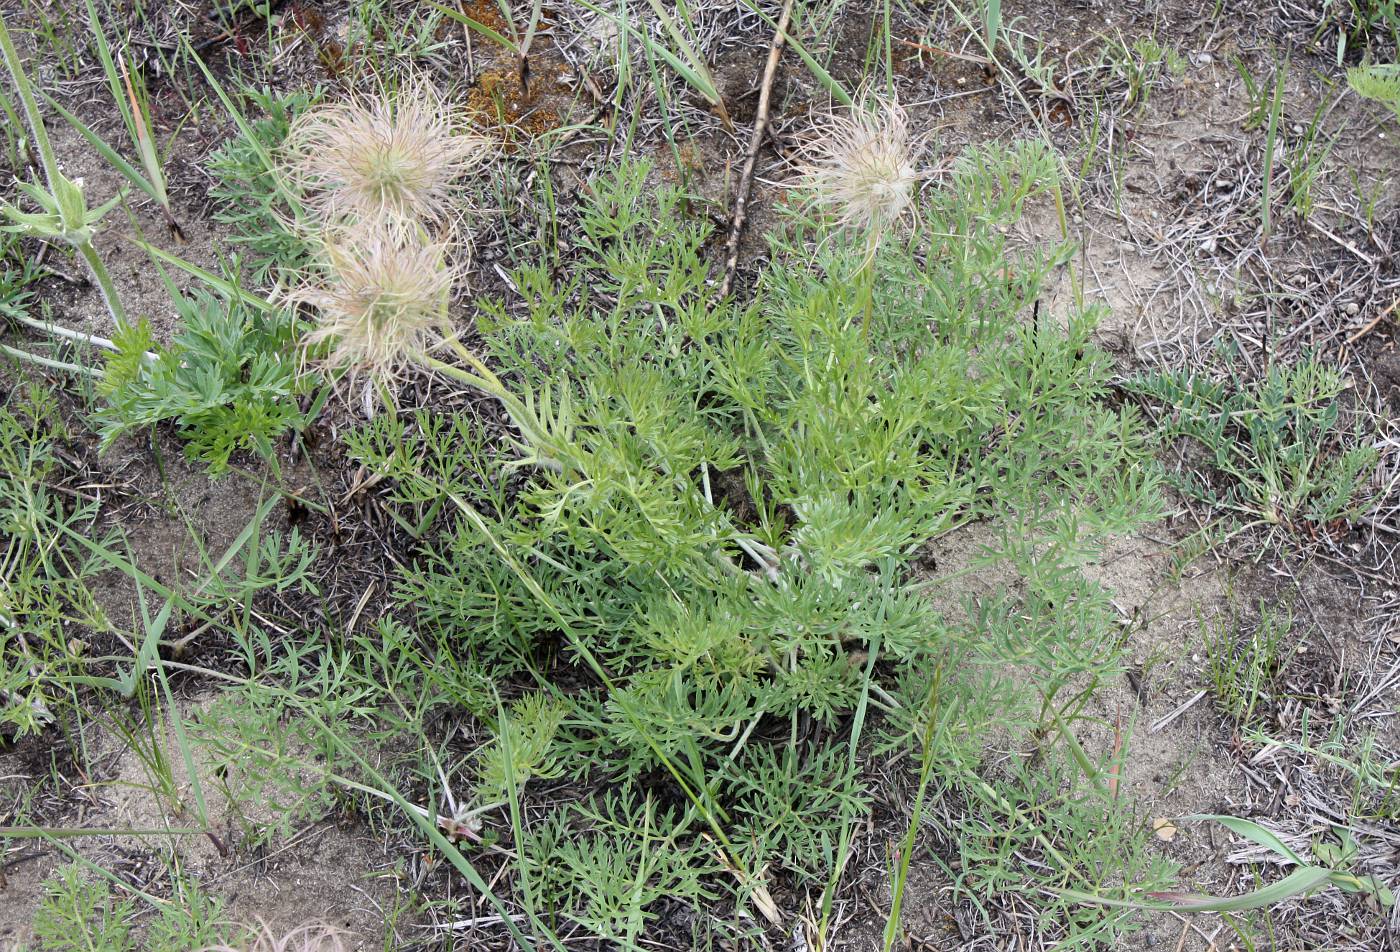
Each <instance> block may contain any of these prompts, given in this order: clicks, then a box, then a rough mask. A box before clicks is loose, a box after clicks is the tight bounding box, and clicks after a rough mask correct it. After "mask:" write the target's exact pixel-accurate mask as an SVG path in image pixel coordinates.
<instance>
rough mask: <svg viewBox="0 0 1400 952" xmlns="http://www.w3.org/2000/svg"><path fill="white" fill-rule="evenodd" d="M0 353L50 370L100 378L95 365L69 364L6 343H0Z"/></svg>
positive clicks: (99, 371) (100, 372) (99, 372)
mask: <svg viewBox="0 0 1400 952" xmlns="http://www.w3.org/2000/svg"><path fill="white" fill-rule="evenodd" d="M0 353H3V354H8V355H9V356H11V357H13V358H15V359H16V360H23V361H25V362H26V363H31V364H38V365H39V366H40V367H48V368H49V369H51V370H66V371H68V372H69V373H75V374H87V375H88V376H89V377H94V378H100V377H101V376H102V371H101V370H98V369H97V368H96V367H84V366H82V365H81V364H69V363H65V362H64V361H61V360H53V359H52V358H49V357H40V356H39V355H38V354H31V353H30V352H29V351H27V350H19V349H18V348H15V347H10V346H9V345H7V344H0Z"/></svg>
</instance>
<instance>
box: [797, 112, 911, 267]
mask: <svg viewBox="0 0 1400 952" xmlns="http://www.w3.org/2000/svg"><path fill="white" fill-rule="evenodd" d="M919 145H920V143H919V142H918V141H917V140H915V139H913V138H912V137H911V135H910V132H909V117H908V115H907V114H906V113H905V111H904V109H903V107H902V106H900V105H899V103H897V102H895V101H893V100H889V99H881V98H878V97H869V96H868V97H865V101H864V104H862V105H860V106H854V107H851V108H850V109H848V110H847V111H846V112H845V113H842V114H832V115H831V116H829V117H828V118H827V120H826V122H825V123H824V124H823V127H822V128H821V129H820V130H819V132H818V133H817V134H816V135H815V136H814V137H813V139H812V141H811V142H810V143H809V144H808V145H806V146H805V147H803V149H802V151H801V156H800V163H799V177H798V179H797V181H796V183H795V184H796V185H797V186H798V187H799V188H802V189H804V190H806V191H807V192H809V193H810V195H811V197H812V202H813V204H814V205H816V206H817V207H819V208H821V209H823V210H825V211H828V212H829V213H830V214H831V215H832V216H833V217H834V219H835V222H836V224H837V226H838V227H839V228H843V229H847V230H850V231H853V232H857V233H860V234H862V235H863V236H864V237H865V238H866V241H867V243H868V244H869V246H870V247H871V248H872V249H873V248H874V247H875V246H876V245H877V244H878V243H879V242H880V240H881V239H882V238H883V237H884V236H885V234H886V233H887V232H888V231H889V230H890V228H892V227H893V226H894V225H895V224H896V223H897V222H898V221H899V219H900V218H902V217H903V216H904V215H905V213H906V212H907V211H908V210H909V209H910V208H911V207H912V205H913V200H914V192H915V189H916V188H917V186H918V182H919V178H920V174H919V172H918V171H917V169H916V167H915V164H914V160H915V153H916V151H917V149H918V146H919Z"/></svg>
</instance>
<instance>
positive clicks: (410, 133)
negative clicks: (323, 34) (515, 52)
mask: <svg viewBox="0 0 1400 952" xmlns="http://www.w3.org/2000/svg"><path fill="white" fill-rule="evenodd" d="M493 153H494V148H493V145H492V142H491V140H489V139H487V138H486V137H484V136H480V135H477V134H475V133H472V132H470V131H469V129H468V124H467V120H466V117H465V115H464V113H463V112H462V111H461V110H459V109H457V108H455V107H453V106H452V105H451V104H450V103H448V102H447V100H445V99H444V98H443V96H442V94H441V93H439V92H438V91H437V89H436V88H435V87H434V86H433V84H432V83H430V82H428V81H426V80H421V79H420V80H412V81H409V82H408V83H406V84H404V85H402V86H400V87H399V88H398V90H397V91H396V92H393V93H389V92H387V91H384V90H380V91H378V92H376V93H374V94H371V95H364V96H357V97H355V98H352V99H349V100H346V101H344V102H337V103H328V104H325V105H320V106H316V107H313V108H312V109H310V110H308V111H307V112H305V113H303V114H302V115H301V116H299V117H298V118H297V119H296V121H294V122H293V123H292V127H291V129H290V130H289V132H288V134H287V139H286V142H285V143H284V145H283V169H284V173H285V175H286V178H287V179H288V181H289V182H290V183H291V184H292V185H293V186H294V187H295V188H296V189H297V190H298V191H299V192H300V193H301V195H302V197H303V200H304V202H305V204H306V207H307V208H308V209H309V210H311V211H312V212H313V213H314V215H315V216H316V217H317V218H318V219H319V220H320V222H321V223H329V224H332V225H338V224H342V223H344V222H345V221H347V220H350V221H357V222H372V223H383V222H388V223H396V224H403V223H420V224H425V225H432V226H437V227H441V226H448V225H451V224H453V223H454V222H455V221H456V219H457V218H458V217H459V215H460V212H461V210H462V208H463V206H464V204H465V199H466V195H465V192H464V185H465V182H464V179H465V177H466V176H467V174H468V173H470V172H472V171H474V170H475V169H477V168H479V167H480V166H481V165H483V164H484V163H486V162H487V161H488V160H489V159H490V158H491V156H492V155H493Z"/></svg>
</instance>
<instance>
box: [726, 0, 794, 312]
mask: <svg viewBox="0 0 1400 952" xmlns="http://www.w3.org/2000/svg"><path fill="white" fill-rule="evenodd" d="M792 2H793V0H784V3H783V13H782V16H780V17H779V18H778V28H777V29H776V30H774V31H773V42H772V44H770V45H769V47H768V62H767V63H766V64H765V65H764V67H763V82H762V84H761V85H760V87H759V94H758V114H757V115H756V116H754V120H753V134H752V135H751V136H750V137H749V149H748V154H747V155H746V156H745V157H744V170H743V172H742V173H741V174H740V176H739V188H738V190H737V191H736V192H735V194H734V217H733V218H732V219H731V220H730V224H729V240H728V241H727V242H725V246H724V252H725V254H724V280H723V281H721V282H720V285H719V296H720V297H721V298H724V297H728V296H729V292H730V291H731V290H733V288H734V272H735V271H736V270H738V268H739V241H740V239H742V238H743V236H744V222H745V221H746V220H747V219H748V216H749V189H750V188H751V187H752V185H753V171H754V166H756V165H757V164H758V150H759V148H760V147H761V146H762V145H763V136H764V133H766V132H767V131H768V112H769V108H770V106H771V105H772V101H773V77H774V76H776V75H777V73H778V61H779V60H780V59H782V55H783V44H784V43H786V42H787V28H788V21H789V20H791V19H792Z"/></svg>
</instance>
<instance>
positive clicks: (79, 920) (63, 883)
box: [34, 863, 136, 952]
mask: <svg viewBox="0 0 1400 952" xmlns="http://www.w3.org/2000/svg"><path fill="white" fill-rule="evenodd" d="M135 916H136V902H135V900H132V899H121V900H118V899H116V898H115V897H114V896H113V895H112V887H111V886H109V885H108V884H107V882H106V881H105V880H101V879H98V880H93V879H90V878H88V876H87V874H86V873H85V872H84V870H83V867H82V865H81V864H79V863H70V864H69V865H67V866H62V867H60V868H59V870H58V873H57V875H56V876H54V878H53V879H51V880H50V881H49V882H48V884H47V888H46V889H45V890H44V898H43V899H42V900H41V901H40V903H39V908H38V909H37V910H36V911H35V913H34V935H35V939H36V940H37V942H38V947H39V949H40V950H41V952H127V950H128V949H131V948H132V947H133V945H134V938H133V936H132V923H131V920H132V919H134V918H135Z"/></svg>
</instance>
